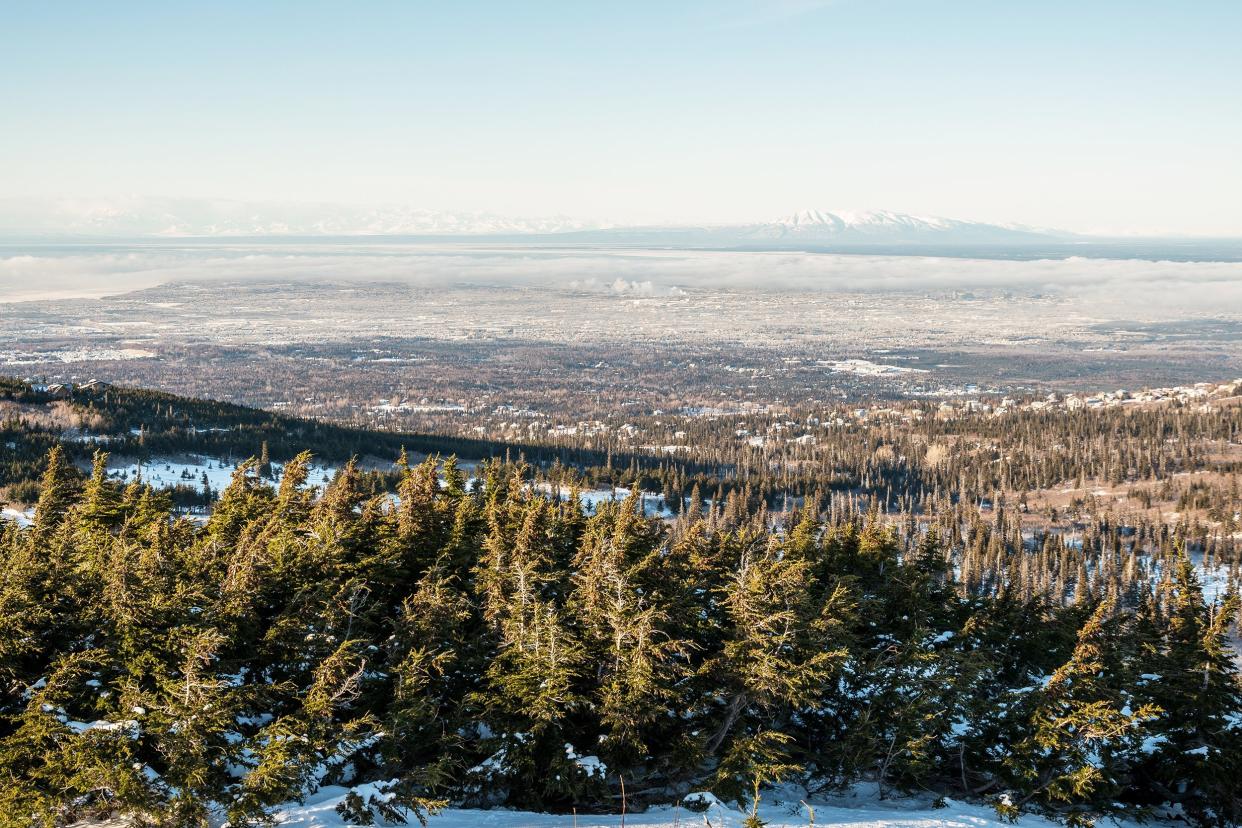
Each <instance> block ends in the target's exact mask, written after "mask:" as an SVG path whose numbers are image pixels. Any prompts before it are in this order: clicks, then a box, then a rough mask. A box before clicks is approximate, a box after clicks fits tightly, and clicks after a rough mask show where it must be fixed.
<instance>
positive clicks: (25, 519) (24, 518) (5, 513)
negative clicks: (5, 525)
mask: <svg viewBox="0 0 1242 828" xmlns="http://www.w3.org/2000/svg"><path fill="white" fill-rule="evenodd" d="M0 520H9V521H13V522H14V523H16V524H17V525H18V526H29V525H30V524H31V523H33V522H34V509H27V510H26V511H24V512H23V511H19V510H18V509H10V508H8V507H5V508H4V509H0Z"/></svg>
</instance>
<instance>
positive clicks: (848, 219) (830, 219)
mask: <svg viewBox="0 0 1242 828" xmlns="http://www.w3.org/2000/svg"><path fill="white" fill-rule="evenodd" d="M748 235H749V236H750V237H752V238H759V239H787V240H791V241H792V240H803V241H823V242H845V243H882V244H892V243H902V242H939V243H954V242H1004V241H1019V240H1032V239H1035V238H1039V237H1041V236H1043V237H1046V236H1047V234H1044V233H1040V232H1038V231H1032V230H1029V229H1025V228H1018V227H1007V226H1003V225H999V224H984V223H982V222H974V221H960V220H957V219H947V218H940V217H938V216H913V215H909V214H907V213H896V212H892V211H890V210H834V211H826V210H802V211H799V212H797V213H794V214H792V215H790V216H786V217H784V218H781V219H777V220H776V221H772V222H768V223H767V224H759V225H755V226H753V227H751V228H750V229H749V232H748Z"/></svg>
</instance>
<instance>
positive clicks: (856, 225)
mask: <svg viewBox="0 0 1242 828" xmlns="http://www.w3.org/2000/svg"><path fill="white" fill-rule="evenodd" d="M0 235H8V236H15V235H22V236H31V235H33V236H120V237H166V238H167V237H174V238H175V237H221V236H273V237H280V236H432V237H474V238H514V237H522V238H529V239H531V240H535V239H540V238H544V239H548V240H559V241H578V242H583V243H591V242H595V243H617V244H632V245H644V244H648V245H674V246H681V245H689V246H707V247H747V246H762V247H768V246H802V245H901V244H920V245H937V244H992V243H995V244H1004V243H1010V244H1020V243H1023V242H1030V243H1035V242H1046V241H1063V240H1066V239H1070V238H1073V236H1072V235H1071V234H1068V233H1062V232H1057V231H1050V230H1039V229H1034V228H1029V227H1017V226H1009V225H999V224H986V223H982V222H975V221H961V220H957V219H947V218H936V217H925V216H912V215H907V214H905V213H894V212H889V211H869V212H823V211H819V210H807V211H803V212H800V213H794V214H793V215H791V216H788V217H786V218H782V219H778V220H776V221H770V222H760V223H754V224H737V225H702V226H650V227H609V226H601V225H598V224H592V223H589V222H582V221H575V220H573V219H568V218H563V217H552V218H536V219H526V218H509V217H504V216H496V215H492V214H487V213H446V212H440V211H434V210H421V209H414V208H409V207H378V208H351V207H342V206H339V205H326V204H311V205H282V204H254V203H247V202H239V201H215V200H204V199H157V198H142V197H129V198H121V199H108V200H98V199H97V200H89V199H62V200H51V199H45V200H37V201H36V200H29V199H8V200H3V201H0Z"/></svg>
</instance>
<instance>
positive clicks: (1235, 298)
mask: <svg viewBox="0 0 1242 828" xmlns="http://www.w3.org/2000/svg"><path fill="white" fill-rule="evenodd" d="M202 280H207V281H232V280H263V281H300V280H326V281H347V282H356V281H385V282H389V281H397V282H405V283H409V284H414V285H428V286H432V285H445V286H447V285H466V284H470V285H495V286H498V287H503V286H533V285H542V286H548V287H560V288H563V289H565V290H584V291H591V292H610V293H614V294H616V295H618V296H625V297H640V296H650V297H669V296H676V295H677V294H678V293H679V292H681V291H685V290H791V291H802V290H811V291H823V292H833V293H838V292H840V293H852V292H866V293H873V292H885V291H892V292H916V293H924V292H942V291H998V290H1001V291H1013V292H1015V293H1018V294H1022V295H1030V294H1033V293H1052V294H1057V295H1062V296H1069V297H1074V298H1077V299H1080V300H1082V301H1083V302H1084V304H1086V305H1087V306H1088V307H1090V306H1093V305H1094V306H1098V307H1099V309H1100V310H1101V311H1102V312H1103V311H1107V312H1108V314H1109V315H1113V316H1116V315H1118V313H1122V314H1123V315H1128V316H1130V317H1132V318H1161V317H1168V316H1172V315H1178V314H1182V313H1213V314H1217V315H1230V316H1234V315H1240V314H1242V263H1239V262H1169V261H1147V260H1135V259H1087V258H1069V259H1045V260H1037V261H1010V260H986V259H950V258H930V257H916V256H844V255H830V254H804V253H771V252H769V253H737V252H725V253H718V252H679V251H630V250H624V251H621V250H595V249H586V250H583V249H578V250H553V249H541V248H535V247H526V248H523V247H508V248H500V247H479V246H474V247H472V246H465V245H462V246H439V247H430V246H422V247H416V246H409V245H405V246H399V245H365V244H340V245H332V244H316V245H280V244H266V245H239V246H228V245H187V246H172V245H147V246H138V247H131V248H117V247H107V246H99V247H83V248H59V249H44V248H37V247H32V248H29V249H26V250H18V249H14V248H10V249H9V250H8V251H7V252H3V251H0V301H10V302H11V301H25V300H34V299H48V298H64V297H72V296H82V297H94V296H103V295H111V294H119V293H125V292H127V291H131V290H136V289H141V288H146V287H153V286H155V285H159V284H162V283H168V282H186V281H202Z"/></svg>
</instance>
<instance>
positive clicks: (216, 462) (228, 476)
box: [108, 454, 336, 492]
mask: <svg viewBox="0 0 1242 828" xmlns="http://www.w3.org/2000/svg"><path fill="white" fill-rule="evenodd" d="M235 471H237V463H235V462H232V461H229V460H222V459H220V458H218V457H203V456H200V455H195V454H192V455H186V456H184V457H180V458H176V459H174V458H169V457H156V458H152V459H151V460H148V461H146V462H145V463H142V464H138V463H134V462H125V461H120V462H115V463H109V464H108V474H109V476H110V477H113V478H115V479H117V480H121V481H130V480H134V479H135V478H137V477H139V476H141V479H142V480H143V481H145V482H147V483H149V484H150V485H152V486H154V487H156V488H157V489H169V488H172V487H174V486H190V487H191V488H196V489H197V488H201V487H202V485H203V477H204V475H206V479H207V484H208V485H209V486H211V488H212V490H214V491H217V492H219V491H223V490H224V489H225V488H226V487H227V486H228V485H229V481H231V480H232V479H233V472H235ZM283 471H284V469H283V467H282V465H281V464H280V463H272V475H273V478H274V482H280V478H281V475H282V473H283ZM308 472H309V473H308V475H307V483H308V484H310V485H312V486H321V487H322V486H323V485H324V484H325V483H327V482H328V481H330V480H331V479H332V476H333V475H335V474H336V467H335V466H321V465H317V464H316V465H312V466H311V467H310V469H309V470H308Z"/></svg>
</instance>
